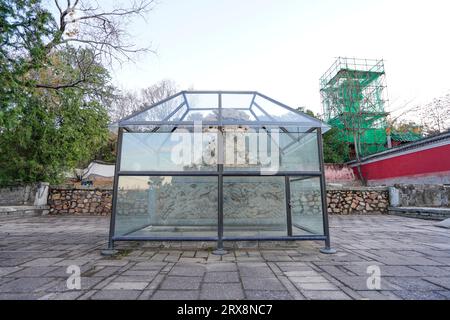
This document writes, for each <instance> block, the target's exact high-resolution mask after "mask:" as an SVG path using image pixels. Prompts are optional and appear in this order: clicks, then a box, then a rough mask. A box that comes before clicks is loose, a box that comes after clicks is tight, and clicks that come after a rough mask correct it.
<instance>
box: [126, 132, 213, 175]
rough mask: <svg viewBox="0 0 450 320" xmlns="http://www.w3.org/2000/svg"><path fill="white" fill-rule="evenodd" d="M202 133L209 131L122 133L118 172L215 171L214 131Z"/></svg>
mask: <svg viewBox="0 0 450 320" xmlns="http://www.w3.org/2000/svg"><path fill="white" fill-rule="evenodd" d="M205 130H211V132H204V133H203V134H201V133H198V134H196V133H190V132H186V131H183V130H179V129H177V130H175V131H174V132H156V133H124V134H123V140H122V156H121V162H120V170H121V171H197V170H207V171H211V170H214V171H215V170H217V154H216V150H217V129H215V128H212V129H209V128H208V129H205ZM194 146H195V148H194Z"/></svg>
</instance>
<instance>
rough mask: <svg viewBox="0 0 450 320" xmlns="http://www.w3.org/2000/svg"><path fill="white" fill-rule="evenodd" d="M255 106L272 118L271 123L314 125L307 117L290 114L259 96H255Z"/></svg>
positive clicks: (288, 111)
mask: <svg viewBox="0 0 450 320" xmlns="http://www.w3.org/2000/svg"><path fill="white" fill-rule="evenodd" d="M255 104H257V105H258V106H259V107H260V108H261V109H263V110H264V111H265V112H266V113H267V114H269V115H270V117H272V118H273V121H301V122H311V123H312V124H313V123H314V122H313V121H311V119H309V118H308V117H304V116H302V115H301V114H298V113H296V112H292V111H290V110H289V109H286V108H284V107H281V106H279V105H277V104H275V103H273V102H271V101H269V100H267V99H265V98H262V97H260V96H256V98H255ZM255 109H258V108H255ZM253 110H254V109H253ZM260 120H261V119H260ZM263 120H265V119H263ZM317 121H319V120H317Z"/></svg>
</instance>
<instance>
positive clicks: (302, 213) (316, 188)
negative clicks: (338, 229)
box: [290, 177, 324, 236]
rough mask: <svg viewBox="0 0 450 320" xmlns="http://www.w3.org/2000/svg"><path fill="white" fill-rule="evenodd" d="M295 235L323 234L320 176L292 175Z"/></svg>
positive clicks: (292, 208)
mask: <svg viewBox="0 0 450 320" xmlns="http://www.w3.org/2000/svg"><path fill="white" fill-rule="evenodd" d="M290 189H291V215H292V229H293V235H294V236H295V235H308V234H312V235H323V234H324V232H323V214H322V200H321V189H320V178H319V177H291V178H290Z"/></svg>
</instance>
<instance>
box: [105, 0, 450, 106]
mask: <svg viewBox="0 0 450 320" xmlns="http://www.w3.org/2000/svg"><path fill="white" fill-rule="evenodd" d="M128 32H129V33H130V35H131V36H132V38H133V41H134V42H135V43H137V44H139V45H150V46H151V48H152V49H153V50H155V51H156V52H157V53H156V54H151V53H150V54H146V55H143V56H139V57H138V58H137V59H136V61H135V62H134V63H126V64H124V65H122V67H118V66H117V67H115V68H114V70H113V72H112V75H113V81H114V83H115V84H116V85H117V86H119V87H122V88H125V89H129V90H139V89H140V88H144V87H147V86H150V85H151V84H153V83H155V82H157V81H159V80H161V79H173V80H174V81H175V82H176V83H177V84H178V85H179V87H180V89H183V90H184V89H187V88H190V87H193V88H194V89H196V90H256V91H260V92H262V93H264V94H266V95H268V96H270V97H273V98H275V99H277V100H279V101H281V102H284V103H286V104H287V105H289V106H291V107H294V108H297V107H300V106H303V107H306V108H308V109H311V110H313V111H314V112H317V113H321V111H322V109H321V100H320V93H319V78H320V76H321V75H322V74H323V73H324V72H325V71H326V70H327V69H328V68H329V67H330V66H331V64H332V63H333V62H334V60H335V58H336V57H338V56H342V57H356V58H367V59H384V60H385V69H386V81H387V87H388V97H389V103H388V105H387V106H386V109H387V111H392V112H393V113H394V114H395V113H399V112H401V111H402V110H406V109H408V108H410V107H412V106H414V105H418V104H422V103H426V102H428V101H430V100H431V99H433V98H434V97H438V96H442V95H444V94H446V93H448V92H450V80H449V79H450V41H449V32H450V1H448V0H444V1H438V0H427V1H415V0H408V1H403V0H395V1H392V0H376V1H361V0H359V1H353V0H340V1H331V0H316V1H302V0H278V1H276V0H239V1H238V0H188V1H186V0H158V3H157V5H156V6H155V7H154V9H153V10H152V11H151V12H150V13H149V14H148V16H147V19H146V21H144V20H142V19H138V20H136V21H135V22H133V23H131V24H130V26H129V27H128ZM408 102H409V104H408Z"/></svg>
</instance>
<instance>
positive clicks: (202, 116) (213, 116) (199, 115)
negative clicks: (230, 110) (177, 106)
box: [183, 110, 219, 121]
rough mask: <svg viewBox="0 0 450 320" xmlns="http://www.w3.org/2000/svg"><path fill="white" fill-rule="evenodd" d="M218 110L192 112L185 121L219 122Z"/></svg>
mask: <svg viewBox="0 0 450 320" xmlns="http://www.w3.org/2000/svg"><path fill="white" fill-rule="evenodd" d="M218 114H219V111H218V110H190V111H189V112H188V113H187V115H186V117H185V118H184V119H183V121H217V119H218Z"/></svg>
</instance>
